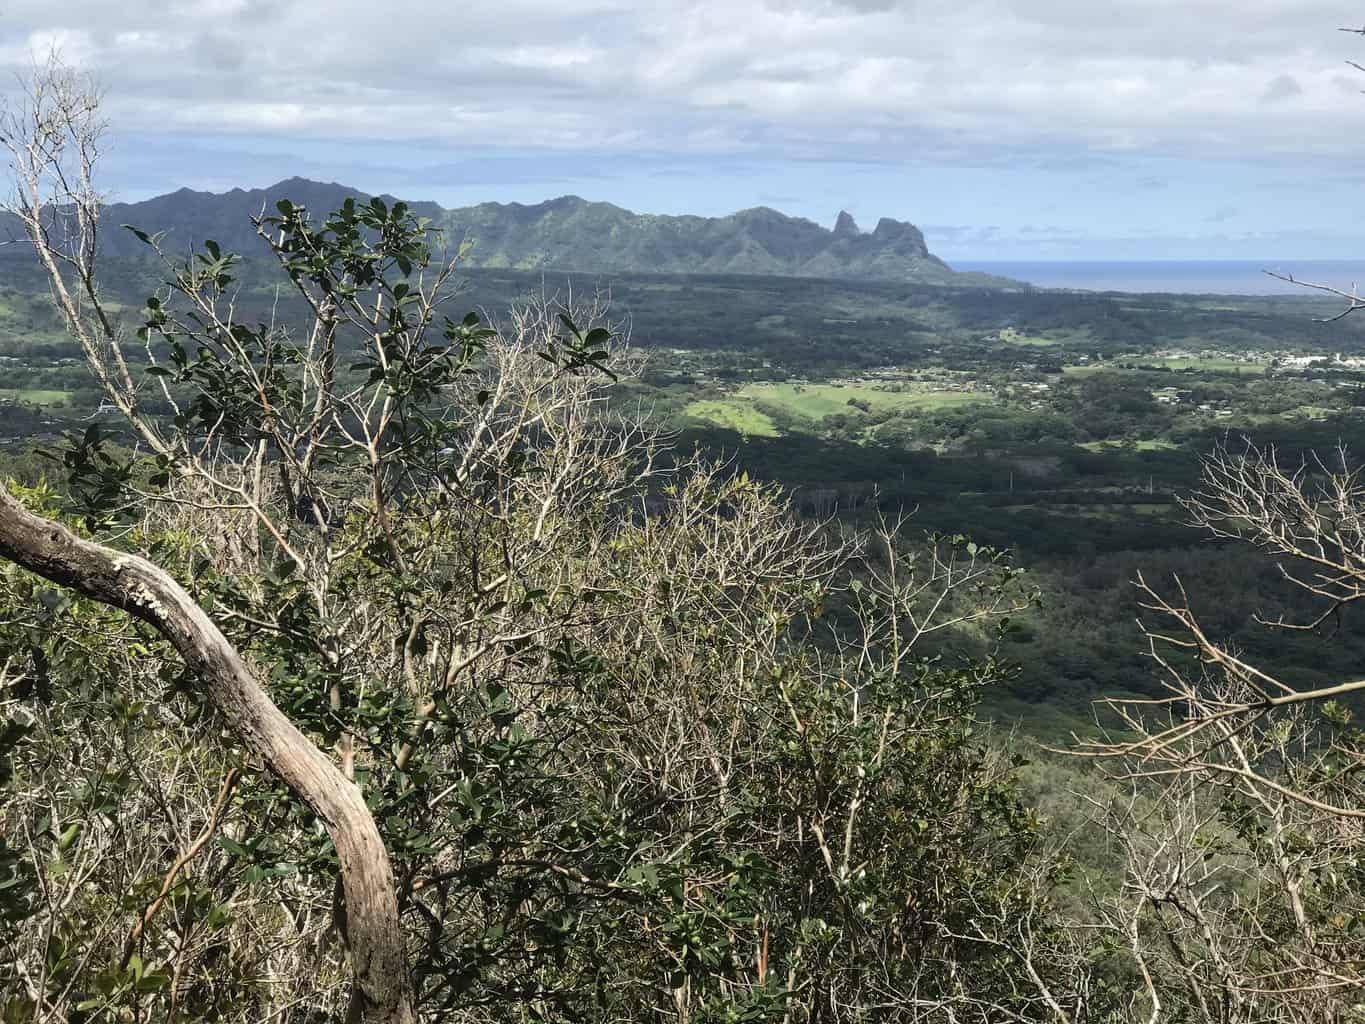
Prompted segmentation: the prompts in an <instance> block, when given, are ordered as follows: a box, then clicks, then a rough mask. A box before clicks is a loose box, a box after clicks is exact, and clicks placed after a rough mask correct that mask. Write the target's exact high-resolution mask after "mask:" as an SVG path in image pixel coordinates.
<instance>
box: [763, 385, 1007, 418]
mask: <svg viewBox="0 0 1365 1024" xmlns="http://www.w3.org/2000/svg"><path fill="white" fill-rule="evenodd" d="M739 397H740V398H747V399H750V400H752V401H754V402H761V403H764V404H767V405H772V406H776V407H778V408H781V409H782V410H783V411H784V412H787V413H790V414H791V415H793V416H799V417H801V418H802V419H808V420H814V421H819V420H822V419H824V418H825V417H826V416H833V415H836V414H837V413H849V412H853V411H854V408H853V407H852V406H850V405H849V404H848V403H849V399H856V400H858V401H860V402H867V403H868V405H870V406H871V407H872V409H873V410H874V411H879V410H882V409H890V410H893V411H895V412H918V411H927V410H931V409H946V408H950V407H953V406H961V405H971V404H973V403H977V402H987V401H990V398H991V396H990V395H987V394H981V393H977V392H967V391H930V390H928V389H927V388H913V389H911V388H907V389H906V390H904V391H889V390H887V389H885V388H883V387H879V386H877V385H875V384H749V385H747V386H745V387H743V388H741V389H740V391H739Z"/></svg>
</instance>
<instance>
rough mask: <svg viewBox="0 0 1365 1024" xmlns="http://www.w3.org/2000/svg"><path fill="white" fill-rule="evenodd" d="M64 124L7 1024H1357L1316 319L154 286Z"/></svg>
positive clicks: (395, 259) (1359, 498) (939, 296)
mask: <svg viewBox="0 0 1365 1024" xmlns="http://www.w3.org/2000/svg"><path fill="white" fill-rule="evenodd" d="M100 138H101V122H100V120H99V111H98V103H97V101H96V98H95V93H94V92H93V91H92V90H91V89H90V87H89V85H88V83H87V81H86V79H85V78H84V77H83V76H82V75H81V74H79V73H77V72H75V71H71V70H69V69H67V68H65V67H64V66H62V65H61V64H60V63H57V62H53V63H51V64H49V65H48V66H46V67H45V68H43V69H41V70H40V71H39V72H37V73H35V79H34V81H33V83H32V91H31V93H30V94H29V102H28V105H27V106H25V107H23V108H20V109H16V110H13V111H10V112H9V113H7V115H6V119H5V120H4V122H3V123H2V124H0V139H2V140H3V141H4V143H5V145H6V147H7V148H8V151H9V153H10V156H11V166H12V171H13V174H14V184H15V186H16V190H15V196H16V197H17V198H15V199H14V200H12V202H11V205H10V206H9V207H8V210H7V213H8V215H9V216H10V217H11V218H13V223H14V225H16V226H17V230H18V241H20V242H22V243H23V244H20V245H14V246H9V247H6V248H4V249H0V365H3V367H4V370H5V374H4V380H3V381H2V382H0V440H2V441H3V442H4V445H3V450H0V455H2V456H3V463H2V464H0V470H3V477H4V480H5V487H4V489H3V491H0V555H3V562H0V1019H3V1021H4V1022H5V1024H11V1022H13V1024H18V1022H28V1021H34V1022H38V1021H42V1022H49V1021H52V1022H55V1021H73V1022H76V1021H79V1022H85V1021H91V1022H94V1021H149V1022H150V1021H198V1020H205V1021H209V1020H215V1021H216V1020H222V1021H241V1022H248V1021H252V1022H254V1021H279V1022H286V1021H288V1022H295V1021H297V1022H310V1024H311V1022H323V1021H332V1020H337V1021H340V1020H346V1021H348V1022H349V1021H386V1022H388V1021H400V1022H408V1021H417V1020H423V1021H465V1020H468V1021H508V1022H512V1021H516V1022H529V1021H588V1022H607V1021H632V1022H634V1021H661V1022H662V1021H679V1022H721V1021H726V1022H741V1021H743V1022H774V1024H776V1022H778V1021H781V1022H783V1024H789V1022H828V1024H833V1022H862V1021H869V1022H870V1021H879V1022H880V1021H906V1022H909V1021H915V1022H920V1021H924V1022H929V1021H935V1022H945V1024H948V1022H969V1021H978V1022H983V1024H985V1022H992V1024H993V1022H997V1021H1039V1022H1043V1021H1047V1022H1068V1024H1084V1022H1100V1021H1105V1022H1128V1021H1134V1022H1136V1021H1189V1022H1208V1021H1219V1022H1229V1024H1231V1022H1244V1024H1251V1022H1259V1021H1285V1022H1299V1021H1303V1022H1308V1021H1343V1022H1345V1021H1352V1020H1358V1019H1360V1016H1361V1013H1362V1010H1361V1007H1362V1006H1365V1001H1363V999H1365V997H1363V996H1362V988H1365V865H1362V863H1361V860H1360V850H1361V823H1362V821H1365V804H1362V800H1361V796H1362V794H1361V788H1360V782H1359V769H1360V766H1361V765H1362V763H1365V762H1363V761H1362V741H1363V740H1362V736H1361V734H1360V732H1359V730H1358V728H1357V726H1356V724H1355V713H1356V711H1357V705H1358V696H1357V695H1358V693H1359V692H1360V691H1361V690H1362V689H1365V683H1362V682H1360V681H1358V676H1359V666H1360V665H1361V663H1362V655H1365V637H1363V636H1362V635H1361V633H1360V631H1359V629H1358V628H1357V625H1356V623H1355V621H1354V611H1355V609H1354V608H1353V607H1352V605H1353V604H1354V603H1355V602H1356V601H1357V599H1358V598H1359V597H1360V596H1361V594H1362V593H1365V590H1362V587H1365V527H1362V521H1363V520H1362V517H1363V516H1365V493H1362V489H1361V484H1360V479H1359V463H1358V460H1357V455H1356V454H1355V453H1356V452H1359V451H1362V450H1365V326H1362V324H1365V321H1361V320H1359V319H1358V318H1355V317H1351V316H1343V315H1341V314H1342V307H1343V301H1349V302H1350V303H1351V305H1352V306H1354V305H1356V300H1355V299H1353V298H1350V297H1345V298H1343V297H1342V296H1332V295H1317V296H1315V295H1313V294H1309V293H1305V294H1304V295H1302V296H1294V297H1288V298H1270V297H1265V298H1260V297H1257V298H1252V297H1227V296H1175V295H1128V294H1121V293H1106V294H1093V293H1082V292H1068V291H1047V290H1040V289H1035V288H1031V287H1029V286H1025V285H1022V284H1018V283H1014V282H1008V281H1001V280H990V279H980V278H977V279H971V280H968V279H962V280H956V281H955V280H954V279H953V278H951V277H948V276H945V275H948V274H950V273H951V272H950V271H947V270H946V269H944V270H940V269H938V267H937V265H936V266H935V268H934V274H935V275H936V278H935V280H933V281H932V282H930V281H925V282H916V281H897V280H881V281H876V280H873V281H868V280H851V279H849V280H845V279H834V278H799V277H781V276H762V275H753V274H745V275H738V274H708V273H691V274H643V273H628V272H621V271H611V272H603V271H585V272H575V271H569V270H563V269H554V268H548V269H547V268H541V269H538V270H531V269H524V268H519V267H513V266H508V267H500V266H493V267H490V266H477V265H474V266H468V265H466V264H467V263H468V262H469V261H468V260H467V259H466V257H468V252H467V251H464V250H463V248H462V247H461V245H460V244H459V243H460V241H461V240H460V239H451V238H449V237H447V236H446V234H445V233H444V232H443V231H441V230H440V229H439V227H438V226H437V225H434V224H432V223H430V222H429V221H428V220H426V219H425V218H424V216H423V215H422V212H421V210H420V208H418V207H414V206H410V205H408V204H406V203H404V202H401V201H397V200H393V199H392V198H391V197H389V198H378V197H368V196H359V197H357V196H355V195H344V196H338V197H337V202H336V204H335V205H334V206H323V207H317V206H310V205H305V204H304V203H302V202H301V201H299V200H298V199H297V197H291V196H290V195H288V194H285V193H284V192H280V193H279V194H278V195H272V196H271V197H270V203H269V204H268V205H266V206H265V207H264V208H263V209H262V210H261V211H260V212H259V213H258V214H256V215H255V216H254V217H252V218H250V219H249V221H248V224H247V228H249V235H250V236H251V238H253V239H254V240H255V241H254V242H253V243H252V245H251V246H250V247H249V251H246V252H242V253H238V252H233V251H230V250H229V249H227V248H226V247H224V246H223V245H221V244H220V243H219V242H218V241H216V240H213V239H210V238H197V239H195V242H196V244H195V246H194V248H193V249H192V250H191V249H189V248H184V249H182V248H179V247H177V246H176V245H173V244H171V243H170V242H168V241H167V236H163V235H161V234H155V233H149V232H148V231H145V230H144V229H143V228H142V227H140V226H139V225H137V224H131V225H127V226H126V227H125V226H123V225H119V224H114V223H112V222H111V221H110V220H109V219H108V218H106V217H104V216H103V215H102V211H103V209H104V204H103V201H102V198H101V194H100V192H99V189H98V184H99V182H98V167H99V163H98V159H97V157H98V155H99V141H100ZM289 184H290V183H288V182H285V183H282V186H287V185H289ZM320 188H321V187H320ZM111 232H118V233H120V237H121V239H122V240H121V241H120V243H119V247H118V251H117V252H114V251H112V250H111V249H110V248H108V247H106V246H104V245H102V244H101V242H100V240H99V236H100V234H101V233H111ZM129 239H131V240H132V242H135V243H136V246H135V248H134V249H132V250H128V249H127V248H126V247H127V246H129V245H131V243H130V242H129ZM474 244H475V246H476V247H477V241H475V243H474ZM915 258H916V259H921V258H925V257H920V256H918V255H917V256H916V257H915Z"/></svg>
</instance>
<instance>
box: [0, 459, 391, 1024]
mask: <svg viewBox="0 0 1365 1024" xmlns="http://www.w3.org/2000/svg"><path fill="white" fill-rule="evenodd" d="M0 556H3V557H4V558H7V559H9V560H10V561H12V562H14V563H16V564H17V565H20V566H22V567H23V568H25V569H27V570H29V571H30V572H33V573H36V574H38V575H39V576H43V577H45V578H46V579H48V580H51V581H52V582H53V583H56V584H59V585H60V586H64V587H70V588H71V589H72V590H76V591H78V592H80V593H81V594H84V595H85V596H87V597H90V598H93V599H94V600H96V601H101V602H103V603H104V604H108V605H113V606H114V607H116V608H121V609H123V610H124V611H126V612H129V613H130V614H132V615H135V616H136V617H137V618H139V619H141V620H142V621H144V622H146V623H148V624H149V625H151V626H152V627H153V628H155V629H156V630H157V631H158V632H159V633H160V634H161V635H162V636H163V637H165V638H166V639H167V640H168V641H169V642H170V643H171V644H172V645H173V646H174V647H175V649H176V650H177V651H178V652H179V653H180V656H181V657H182V658H184V659H185V663H186V665H188V666H189V668H190V669H191V670H192V672H193V673H194V675H195V676H196V677H197V678H198V680H199V684H200V686H201V688H202V692H203V694H204V695H205V696H206V697H207V698H208V700H209V702H210V703H211V704H212V705H213V706H214V707H215V708H216V709H217V710H218V711H219V712H220V713H221V714H222V716H223V717H224V719H226V720H227V723H228V725H229V726H230V727H231V728H232V730H233V732H234V733H235V734H236V736H237V738H238V739H239V740H241V742H242V743H243V744H244V745H245V746H246V747H247V748H248V749H249V750H250V751H251V752H252V753H253V754H256V755H258V756H259V757H261V758H263V759H264V761H265V763H266V765H267V766H268V767H269V768H270V770H271V771H272V772H274V773H275V775H276V776H278V777H279V779H280V780H281V781H282V782H283V783H284V784H285V785H286V786H288V787H289V788H290V789H291V790H292V791H293V792H294V794H295V795H296V796H297V797H298V798H299V799H300V800H302V801H303V802H304V803H305V804H307V805H308V807H309V808H310V809H311V810H312V811H313V813H315V814H316V815H317V816H318V817H319V818H320V819H321V820H322V823H323V825H324V826H325V827H326V829H327V832H328V834H329V835H330V836H331V837H332V842H333V844H334V845H335V846H336V851H337V856H338V858H339V860H340V862H341V883H342V888H343V891H344V895H345V899H346V933H347V938H348V940H349V944H350V954H351V971H352V989H351V1007H350V1012H349V1013H348V1015H347V1016H348V1020H351V1021H363V1022H366V1024H369V1022H374V1024H411V1022H412V1021H413V1020H414V1017H413V1012H412V992H411V979H410V977H409V973H408V967H407V956H406V950H405V947H404V941H403V933H402V930H401V928H400V927H399V921H398V901H397V897H396V895H395V890H394V882H393V869H392V868H391V866H390V864H389V855H388V851H387V850H386V849H385V848H384V843H383V840H382V839H381V837H380V835H379V829H378V828H377V827H376V825H375V822H374V818H373V816H372V815H371V814H370V812H369V809H368V808H367V807H366V806H365V801H364V798H363V797H362V796H361V793H360V790H359V789H357V788H356V786H355V785H354V784H353V783H352V782H350V781H349V780H348V779H347V778H346V777H345V776H344V775H343V774H342V773H341V771H340V770H339V769H338V768H337V767H336V765H334V764H333V763H332V762H331V761H330V760H329V759H328V758H327V756H326V755H325V754H323V753H322V751H321V750H319V749H318V748H317V746H316V745H314V744H313V742H312V741H311V740H309V739H308V737H307V736H305V735H304V734H303V733H302V732H300V731H299V730H298V728H297V727H296V726H295V725H294V723H293V722H291V721H290V720H289V719H288V718H287V717H285V715H284V713H283V712H281V711H280V709H279V708H277V707H276V706H275V704H274V702H273V701H272V700H271V699H270V697H269V695H268V694H267V693H266V692H265V690H264V689H262V687H261V685H260V684H259V683H258V682H257V681H256V679H255V677H254V676H253V675H252V673H251V672H250V671H249V670H248V669H247V666H246V664H245V662H243V660H242V657H241V655H240V654H238V653H237V651H236V650H235V649H234V648H233V646H232V644H231V643H229V642H228V639H227V637H225V636H224V635H223V633H222V631H221V630H220V629H219V628H218V627H217V626H216V625H214V623H213V621H212V620H211V619H210V618H209V617H208V615H207V614H206V613H205V612H204V610H203V609H202V608H200V607H199V605H198V604H197V603H196V602H195V601H194V599H193V598H191V597H190V595H189V594H188V593H186V592H185V590H184V588H183V587H181V586H180V585H179V584H178V583H176V582H175V580H174V579H172V578H171V576H170V575H169V574H168V573H167V572H165V570H163V569H161V568H159V567H157V566H156V565H153V564H152V563H151V562H149V561H148V560H147V559H145V558H142V557H139V556H137V555H130V554H125V553H123V552H119V551H115V550H113V549H111V548H107V547H104V546H102V545H100V544H95V543H92V542H90V541H87V540H83V539H81V538H80V537H77V536H76V535H75V534H74V533H72V532H71V531H70V530H68V529H67V528H66V527H64V526H62V525H61V524H60V523H55V522H52V521H51V520H48V519H45V518H43V517H42V516H38V515H35V514H33V513H32V512H29V511H28V510H27V509H26V508H24V507H23V505H21V504H20V503H19V502H18V501H17V500H16V499H15V498H14V497H13V496H12V495H11V494H10V493H9V492H8V490H6V489H5V488H4V487H3V486H0Z"/></svg>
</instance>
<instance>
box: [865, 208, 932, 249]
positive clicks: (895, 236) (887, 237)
mask: <svg viewBox="0 0 1365 1024" xmlns="http://www.w3.org/2000/svg"><path fill="white" fill-rule="evenodd" d="M872 237H873V238H875V239H876V240H877V241H879V242H882V243H884V244H888V245H895V246H897V247H905V248H908V249H913V250H915V251H916V252H918V253H919V254H920V255H922V256H927V255H928V254H929V249H928V247H927V246H926V245H925V244H924V235H923V234H921V233H920V229H919V228H917V227H915V225H913V224H907V223H906V222H905V221H899V220H892V219H891V218H890V217H883V218H882V219H881V220H879V221H877V227H876V228H875V229H874V230H873V232H872Z"/></svg>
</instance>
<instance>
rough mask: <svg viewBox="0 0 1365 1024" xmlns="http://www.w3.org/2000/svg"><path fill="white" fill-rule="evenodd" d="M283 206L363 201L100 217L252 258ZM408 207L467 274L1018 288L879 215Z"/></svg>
mask: <svg viewBox="0 0 1365 1024" xmlns="http://www.w3.org/2000/svg"><path fill="white" fill-rule="evenodd" d="M283 198H288V199H289V200H290V201H292V202H293V203H294V204H296V205H300V206H306V207H307V208H308V209H309V210H311V211H313V212H314V213H315V214H318V215H325V214H326V213H327V212H328V211H330V210H333V209H336V208H337V207H339V206H340V205H341V204H342V202H344V201H345V200H346V199H347V198H355V199H362V198H368V196H367V195H366V194H365V193H362V192H360V191H358V190H356V189H354V188H349V187H347V186H345V185H340V184H336V183H323V182H317V181H309V180H307V179H305V178H291V179H288V180H285V181H281V182H278V183H277V184H274V185H270V186H268V187H266V188H260V189H249V190H246V189H233V190H231V191H230V192H225V193H221V194H215V193H209V192H195V191H192V190H190V189H180V190H179V191H176V192H172V193H169V194H167V195H163V196H157V197H156V198H153V199H148V200H146V201H144V202H139V203H114V204H111V205H110V206H108V207H106V209H105V220H106V223H108V224H109V225H111V226H117V225H120V224H131V225H135V226H136V227H138V228H139V229H141V230H143V231H146V232H152V233H155V232H163V231H164V232H166V238H165V243H166V245H167V247H168V248H169V249H171V250H173V251H186V250H188V248H189V247H190V246H191V245H198V244H200V243H202V242H203V240H204V239H206V238H211V239H213V240H214V241H216V242H218V243H219V244H220V245H221V246H222V247H223V248H225V249H232V250H235V251H238V252H242V253H245V254H250V253H253V252H255V251H257V249H258V247H259V246H260V245H261V243H260V240H259V239H257V238H256V237H255V235H254V234H253V233H252V228H251V224H250V220H249V218H250V217H251V216H252V215H259V214H260V212H261V211H262V209H265V210H267V211H269V212H271V213H273V212H274V206H275V203H276V201H277V200H279V199H283ZM383 198H384V199H386V200H391V199H392V197H389V196H385V197H383ZM408 205H409V206H410V207H411V208H412V209H413V211H414V212H415V213H417V214H418V215H419V216H422V217H428V218H430V219H431V221H432V222H433V224H435V225H436V226H438V227H440V228H442V229H443V230H444V232H445V235H446V238H447V239H448V240H449V241H450V242H451V244H452V245H458V244H459V242H460V241H462V240H468V241H471V242H473V247H472V248H471V250H470V252H469V256H468V259H467V261H466V263H467V265H468V266H470V267H488V268H508V269H516V270H538V269H547V270H550V269H553V270H576V271H595V272H605V273H620V272H632V273H646V274H648V273H659V274H764V275H772V276H783V277H816V278H827V279H836V280H869V281H904V282H909V283H915V284H944V285H957V286H963V287H987V288H1002V287H1003V288H1020V287H1025V286H1024V285H1022V284H1021V283H1020V282H1017V281H1012V280H1009V279H1008V278H1003V277H998V276H995V275H991V274H983V273H959V272H957V271H955V270H953V268H951V267H950V266H948V264H947V263H945V262H944V261H943V260H941V259H939V258H938V257H937V256H935V255H934V254H933V253H931V252H930V251H929V248H928V246H927V244H926V243H925V240H924V235H923V233H922V232H921V231H920V229H919V228H917V227H915V225H913V224H910V223H906V222H904V221H897V220H893V219H891V218H889V217H883V218H882V219H881V220H879V221H878V222H877V224H876V226H875V227H874V228H873V229H872V230H871V231H863V230H861V229H860V228H859V227H858V225H857V223H856V222H855V221H854V219H853V218H852V216H850V215H849V214H848V213H846V212H843V211H841V212H840V213H839V215H838V217H837V219H836V221H835V224H834V227H833V228H832V229H831V228H825V227H822V226H820V225H819V224H816V223H814V222H813V221H809V220H806V219H804V218H801V217H790V216H787V215H786V214H783V213H781V212H779V211H777V210H773V209H770V208H768V207H763V206H760V207H755V208H753V209H748V210H741V211H739V212H738V213H733V214H730V215H729V216H727V217H696V216H663V215H657V214H642V213H633V212H632V211H630V210H625V209H622V208H621V207H619V206H615V205H613V204H611V203H600V202H590V201H588V200H586V199H581V198H579V197H578V196H561V197H559V198H558V199H550V200H547V201H545V202H543V203H537V204H535V205H531V206H527V205H524V204H521V203H480V204H479V205H477V206H470V207H464V208H461V209H444V208H442V207H441V206H438V205H437V204H436V203H430V202H409V204H408ZM12 233H13V232H10V234H12ZM102 245H103V246H104V248H105V251H106V253H107V254H108V255H111V256H135V255H141V254H142V253H143V252H144V248H143V246H142V243H140V242H139V241H138V240H137V239H136V238H135V237H134V236H133V235H132V234H130V233H128V232H126V231H119V230H110V229H109V228H106V229H105V231H104V232H103V235H102ZM0 251H2V250H0Z"/></svg>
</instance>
